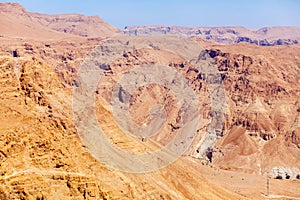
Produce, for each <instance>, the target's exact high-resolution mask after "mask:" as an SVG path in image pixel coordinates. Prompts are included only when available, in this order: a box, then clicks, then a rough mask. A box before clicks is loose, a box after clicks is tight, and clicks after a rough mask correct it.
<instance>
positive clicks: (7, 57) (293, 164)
mask: <svg viewBox="0 0 300 200" xmlns="http://www.w3.org/2000/svg"><path fill="white" fill-rule="evenodd" d="M0 10H1V12H0V15H1V18H0V20H1V23H0V26H1V29H0V35H1V37H0V44H1V45H0V86H1V87H0V118H1V119H2V120H1V122H0V146H1V148H0V199H246V198H247V197H248V198H249V199H265V198H264V197H263V196H262V193H265V192H266V190H265V186H266V177H267V174H269V175H270V176H273V177H276V176H278V175H280V176H281V177H283V179H285V180H277V179H271V180H270V183H271V184H272V185H271V189H272V193H275V194H280V196H274V198H275V197H276V198H279V199H286V198H289V197H293V198H299V196H300V193H299V190H298V188H299V185H300V182H299V181H297V175H298V174H299V172H300V170H299V169H300V165H299V162H298V161H299V160H300V132H299V130H300V129H299V127H300V121H299V120H300V103H299V99H300V90H299V85H300V82H299V80H300V77H299V70H300V69H299V66H300V56H299V55H300V45H299V44H294V45H279V46H261V45H250V44H247V43H239V44H231V43H236V39H237V38H236V37H237V35H239V34H240V35H243V34H244V33H248V35H247V34H244V35H243V37H248V38H251V40H258V39H259V40H263V39H265V38H264V36H267V37H268V42H270V41H273V40H274V41H277V40H278V39H279V38H281V39H282V40H288V39H290V38H293V39H291V40H294V39H295V40H298V39H297V38H296V36H295V35H294V33H295V32H297V30H298V29H297V28H291V29H289V30H291V31H290V32H285V31H286V30H287V29H286V28H283V29H280V28H275V30H273V28H267V29H266V30H267V31H263V29H262V30H261V31H250V32H249V30H246V29H244V28H234V27H232V28H228V27H227V28H203V29H199V31H200V32H201V34H200V32H199V34H198V35H200V36H201V37H192V39H193V40H194V41H191V42H193V44H194V45H196V47H197V48H196V49H198V47H199V48H201V49H202V50H203V51H201V52H199V57H198V58H199V59H200V60H201V59H203V60H205V59H209V60H210V61H212V64H211V65H209V66H207V65H204V66H205V67H206V68H205V70H203V71H201V70H199V69H197V67H196V66H195V63H194V60H189V59H185V58H184V57H183V56H181V55H180V54H181V52H178V51H179V50H178V49H181V48H182V47H184V48H187V47H185V46H184V44H187V43H184V41H183V40H182V41H183V42H182V43H181V42H180V43H179V45H178V44H177V45H178V46H177V47H178V48H175V50H173V51H171V50H166V49H165V47H169V46H170V45H174V44H173V43H172V42H171V43H168V42H167V36H162V37H158V38H159V40H158V41H159V46H156V45H154V44H153V43H151V42H150V43H149V42H148V44H147V48H142V49H139V48H138V47H139V46H138V45H136V46H135V47H134V48H133V49H131V50H130V51H128V52H126V51H120V47H121V45H130V40H131V39H132V37H127V38H126V37H125V39H124V38H123V43H122V42H120V41H119V43H118V40H120V39H121V37H117V40H116V41H117V42H116V43H114V44H119V45H115V46H112V47H111V48H110V47H109V45H107V43H104V42H105V41H106V40H103V38H104V37H109V36H112V35H113V34H115V33H118V30H117V29H115V28H114V27H111V26H110V25H107V24H105V23H103V22H101V20H100V19H99V18H98V17H85V16H82V15H54V16H53V15H43V14H36V13H28V12H26V11H25V9H24V8H23V7H21V6H20V5H18V4H3V3H1V4H0ZM12 23H14V25H15V26H10V24H12ZM91 25H92V26H91ZM91 27H94V28H95V29H92V28H91ZM90 28H91V29H90ZM173 28H174V30H172V31H173V32H175V28H176V27H173ZM100 29H101V30H100ZM179 29H180V28H179ZM179 29H178V31H179ZM127 30H130V28H127ZM133 30H134V29H133ZM160 30H162V29H161V27H160V28H159V27H158V29H157V31H156V32H159V33H161V31H160ZM195 30H196V29H195ZM205 30H207V31H208V30H211V31H210V32H207V34H206V32H205ZM230 30H231V31H230ZM280 30H281V32H280ZM172 31H171V28H170V30H169V32H172ZM178 31H177V33H175V34H178ZM181 31H182V30H181ZM247 31H248V32H247ZM154 32H155V31H154ZM167 32H168V29H167V30H166V33H167ZM220 32H221V33H222V34H220ZM98 34H99V35H98ZM129 34H135V33H134V32H132V33H129ZM137 34H139V33H137ZM147 34H148V32H147ZM149 34H152V33H149ZM167 34H168V33H167ZM184 34H187V32H186V33H184ZM188 34H190V35H189V36H193V34H194V33H188ZM204 35H205V37H206V35H211V38H215V39H210V40H211V41H207V40H203V39H202V38H203V37H204ZM259 35H260V36H259ZM298 35H299V34H298ZM202 36H203V37H202ZM95 37H96V38H95ZM209 37H210V36H209ZM256 37H257V38H258V39H257V38H256ZM218 38H219V39H220V41H222V40H224V41H223V43H230V44H228V45H224V44H217V43H215V42H213V41H214V40H217V39H218ZM173 39H174V37H173ZM124 40H125V41H129V42H125V43H124ZM150 40H151V37H149V38H148V37H143V38H142V40H141V41H143V42H146V41H150ZM220 41H219V42H220ZM194 42H195V43H194ZM287 43H289V42H287ZM292 43H296V42H292ZM109 44H112V43H109ZM189 44H190V43H189ZM257 44H260V43H257ZM198 45H199V46H198ZM97 46H98V47H97ZM95 47H97V49H98V50H99V51H98V53H99V52H100V53H101V54H98V56H100V55H101V56H103V55H109V54H111V53H113V52H114V51H120V52H121V53H120V54H118V55H116V59H115V60H114V61H113V62H112V63H109V64H108V63H105V64H104V65H100V64H101V63H97V62H96V64H97V65H96V66H98V68H100V69H102V70H104V75H105V76H104V77H103V79H102V80H101V82H99V84H98V86H97V88H96V90H95V91H94V93H93V99H95V105H94V106H92V107H90V108H87V111H88V112H90V113H91V112H93V111H94V110H95V114H96V116H97V121H98V123H99V125H101V127H102V129H103V131H104V133H105V135H106V136H107V139H108V140H109V141H110V142H111V144H113V145H115V146H117V147H119V148H120V149H123V150H125V151H128V152H131V153H133V154H140V153H145V152H146V153H151V152H154V151H156V150H157V149H159V148H161V146H165V145H166V144H168V142H170V141H171V140H172V139H173V138H174V137H176V134H177V133H178V129H179V128H180V119H181V116H182V113H181V111H180V110H179V109H178V104H177V103H178V102H176V98H175V97H176V96H175V95H174V93H172V91H170V90H169V89H168V88H166V87H162V86H161V85H158V84H149V85H147V86H143V87H140V88H138V89H137V90H136V91H135V92H134V93H133V95H132V96H130V101H129V108H128V112H129V113H130V117H131V119H132V121H133V122H135V123H137V124H139V125H141V126H145V125H148V124H149V122H150V121H151V116H150V112H149V111H150V108H151V107H152V106H154V105H157V104H162V105H163V107H164V109H165V111H166V116H167V119H166V123H165V126H164V127H163V129H162V132H160V133H159V134H157V135H155V136H153V137H151V138H145V139H144V138H143V139H140V138H136V137H129V136H128V135H126V134H124V131H123V130H122V129H120V126H118V124H117V123H116V121H115V117H114V116H113V109H112V103H111V100H112V91H113V88H114V85H115V83H116V82H118V81H119V79H120V77H121V76H122V75H124V74H127V73H128V72H129V71H130V70H132V69H134V68H135V67H136V65H148V66H149V69H150V71H151V69H154V68H151V66H152V65H155V64H157V65H162V66H166V67H168V68H170V69H173V70H174V71H177V72H178V73H179V74H181V75H182V76H183V77H184V78H185V79H186V80H187V83H188V85H189V86H190V88H192V89H193V91H194V92H195V94H196V97H197V100H198V101H199V111H200V112H199V113H200V116H201V120H199V127H197V131H196V132H195V135H196V138H195V140H194V142H193V143H192V145H191V146H190V148H189V149H188V150H187V151H186V152H185V154H184V155H183V156H182V157H180V158H179V159H178V160H177V161H176V162H174V163H172V164H170V165H168V166H167V167H166V168H163V169H161V170H159V171H156V172H153V173H141V174H134V173H124V172H121V171H118V170H114V169H111V168H108V167H107V166H106V165H105V164H103V163H102V162H101V160H97V159H96V158H95V157H93V156H92V155H91V154H90V151H89V149H88V147H87V146H86V145H84V144H83V142H82V140H81V139H80V138H79V132H78V130H77V129H76V126H75V120H74V116H73V112H72V101H73V100H74V99H72V95H73V87H75V86H76V87H78V86H77V85H78V82H76V81H75V80H76V79H77V76H78V71H79V69H80V66H81V65H82V63H83V61H84V60H85V58H87V57H88V55H89V54H90V52H91V51H92V50H93V49H95ZM96 55H97V54H96ZM196 56H198V54H197V55H196ZM88 64H89V63H88ZM210 70H214V71H216V72H217V74H218V75H219V79H216V80H217V81H215V80H214V78H210V74H209V73H206V72H207V71H208V72H210ZM158 71H159V70H158ZM159 72H160V71H159ZM166 77H168V74H167V75H166ZM88 78H90V77H88ZM134 83H135V82H130V84H134ZM208 83H215V84H217V85H218V86H222V87H223V88H224V89H225V92H226V98H224V99H223V100H224V102H226V104H227V107H226V115H225V118H224V126H223V124H221V123H222V121H223V120H221V117H222V116H221V115H219V113H218V112H216V111H215V110H214V109H213V106H214V105H212V102H211V100H212V98H211V91H210V89H211V88H209V84H208ZM175 84H176V82H175ZM215 89H216V88H215ZM217 94H218V93H217ZM182 96H183V95H182ZM90 116H91V115H89V113H87V115H83V116H82V118H83V119H85V120H86V119H89V118H90ZM212 118H214V119H215V120H214V121H212ZM210 124H213V125H216V126H217V127H222V128H220V129H216V131H215V132H212V133H209V129H208V127H209V126H210ZM220 124H221V126H220ZM86 128H89V127H86ZM208 133H209V134H208ZM212 135H214V136H216V137H214V138H213V139H217V140H216V141H215V143H214V144H213V145H212V144H211V143H206V140H204V139H203V138H210V137H209V136H212ZM98 139H99V138H98ZM201 146H209V147H210V149H208V150H209V151H207V152H206V153H207V154H205V155H204V157H203V154H201V153H202V152H201V149H199V147H201ZM125 163H126V165H130V163H129V164H128V162H126V161H125ZM250 175H251V176H250ZM204 177H206V178H204ZM249 177H250V178H249ZM287 177H289V178H287ZM288 179H292V180H288ZM253 183H255V184H253ZM283 184H284V185H285V186H286V187H282V185H283ZM225 188H226V189H225Z"/></svg>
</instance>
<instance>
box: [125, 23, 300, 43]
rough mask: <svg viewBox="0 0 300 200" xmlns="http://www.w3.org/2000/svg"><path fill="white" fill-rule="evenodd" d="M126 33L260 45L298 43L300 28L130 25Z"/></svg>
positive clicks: (126, 28)
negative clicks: (251, 28)
mask: <svg viewBox="0 0 300 200" xmlns="http://www.w3.org/2000/svg"><path fill="white" fill-rule="evenodd" d="M123 32H124V33H125V34H126V35H158V34H162V35H179V36H187V37H198V38H201V39H205V40H212V41H215V42H218V43H223V44H233V43H241V42H247V43H250V44H256V45H260V46H276V45H290V44H298V43H299V40H300V36H299V35H300V28H297V27H272V28H268V27H267V28H261V29H259V30H257V31H255V30H250V29H247V28H244V27H213V28H211V27H179V26H171V27H170V26H129V27H125V29H124V30H123Z"/></svg>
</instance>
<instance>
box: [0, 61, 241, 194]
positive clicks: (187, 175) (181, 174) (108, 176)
mask: <svg viewBox="0 0 300 200" xmlns="http://www.w3.org/2000/svg"><path fill="white" fill-rule="evenodd" d="M0 66H1V72H0V74H1V94H3V95H1V99H0V104H1V112H0V115H1V119H3V120H2V121H1V126H0V127H1V128H0V143H1V151H0V161H1V167H0V191H1V193H0V197H1V199H13V198H16V199H43V198H44V199H45V198H47V199H48V198H49V199H62V198H77V199H118V198H122V199H193V198H196V199H199V198H200V199H201V198H213V199H222V198H230V199H235V198H236V199H241V198H242V197H240V196H238V195H236V194H234V193H232V192H228V191H226V190H224V189H222V188H220V187H218V186H214V185H212V184H210V183H208V182H207V181H206V180H205V179H204V178H202V176H201V175H200V174H199V173H198V170H197V165H195V164H193V162H191V161H189V160H188V159H185V158H182V159H179V160H178V161H177V162H176V163H173V164H172V165H170V166H168V167H167V168H165V169H162V170H161V171H158V172H154V173H150V174H127V173H122V172H120V171H117V170H112V169H110V168H108V167H107V166H105V165H103V164H102V163H101V162H99V161H97V160H95V158H93V157H92V156H91V155H90V154H89V153H88V152H87V150H86V149H85V147H83V146H82V143H81V140H80V139H79V137H78V135H77V131H76V129H75V126H74V122H73V116H72V110H71V108H72V95H71V92H70V90H69V89H68V88H66V87H65V86H64V85H63V84H62V82H61V80H60V78H59V77H58V76H57V74H56V73H55V72H54V71H53V70H52V69H51V67H49V66H47V65H46V64H44V63H43V61H40V60H38V59H36V58H32V59H30V58H24V57H21V58H12V57H7V56H2V57H1V59H0ZM98 114H99V115H100V116H99V123H100V124H101V125H102V126H103V127H104V128H107V129H108V131H107V134H108V136H109V135H110V134H112V135H118V136H120V137H119V138H117V139H118V141H119V142H120V141H122V140H124V139H126V138H125V137H124V136H122V133H121V132H120V131H119V130H118V129H113V127H114V126H116V125H115V123H114V121H113V118H112V116H111V113H110V112H109V111H108V110H106V109H105V108H104V107H101V106H100V107H98ZM110 131H112V132H110ZM118 141H115V140H112V142H113V143H114V144H115V145H118V143H119V142H118ZM136 142H140V143H141V141H136ZM127 144H131V145H130V146H126V144H125V145H123V146H125V148H128V149H130V150H131V151H133V152H134V151H136V150H138V146H137V145H135V144H134V143H133V142H132V140H131V143H127ZM189 163H190V164H189ZM193 166H194V167H193ZM187 168H189V169H188V170H187ZM183 182H184V183H185V184H182V183H183Z"/></svg>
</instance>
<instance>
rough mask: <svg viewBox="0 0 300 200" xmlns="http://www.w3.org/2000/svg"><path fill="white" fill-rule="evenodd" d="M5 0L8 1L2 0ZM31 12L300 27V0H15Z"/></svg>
mask: <svg viewBox="0 0 300 200" xmlns="http://www.w3.org/2000/svg"><path fill="white" fill-rule="evenodd" d="M2 2H8V1H2ZM15 2H19V3H20V4H22V5H23V6H25V7H26V9H27V10H28V11H31V12H41V13H48V14H58V13H80V14H85V15H99V16H100V17H101V18H102V19H104V20H105V21H107V22H108V23H110V24H112V25H114V26H117V27H119V28H124V27H125V26H130V25H154V24H162V25H170V26H171V25H179V26H244V27H248V28H254V29H257V28H261V27H265V26H298V27H300V0H239V1H238V0H228V1H226V0H223V1H221V0H215V1H209V0H206V1H204V0H70V1H68V0H15Z"/></svg>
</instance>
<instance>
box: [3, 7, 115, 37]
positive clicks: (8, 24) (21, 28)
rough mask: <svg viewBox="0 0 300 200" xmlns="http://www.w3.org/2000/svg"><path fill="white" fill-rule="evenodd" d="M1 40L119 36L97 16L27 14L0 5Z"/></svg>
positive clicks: (22, 10) (21, 10)
mask: <svg viewBox="0 0 300 200" xmlns="http://www.w3.org/2000/svg"><path fill="white" fill-rule="evenodd" d="M0 30H1V31H0V34H1V36H4V37H5V36H8V37H18V36H22V38H35V39H48V38H65V37H70V36H72V35H73V36H79V37H109V36H112V35H113V34H114V33H119V32H121V31H120V30H119V29H118V28H116V27H114V26H112V25H110V24H108V23H106V22H104V21H103V20H102V19H101V18H100V17H98V16H85V15H80V14H55V15H48V14H40V13H32V12H27V11H26V9H25V8H24V7H23V6H21V5H20V4H18V3H0Z"/></svg>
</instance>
